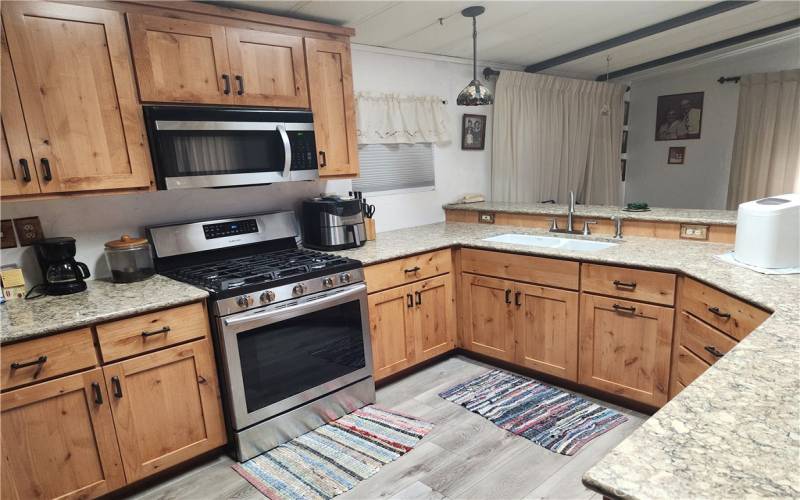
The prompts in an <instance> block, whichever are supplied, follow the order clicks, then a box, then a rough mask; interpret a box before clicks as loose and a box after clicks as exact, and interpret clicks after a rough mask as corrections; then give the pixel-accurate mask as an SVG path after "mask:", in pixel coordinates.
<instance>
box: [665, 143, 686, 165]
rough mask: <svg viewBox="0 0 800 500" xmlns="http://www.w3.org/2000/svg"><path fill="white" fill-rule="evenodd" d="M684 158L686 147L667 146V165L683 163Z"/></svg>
mask: <svg viewBox="0 0 800 500" xmlns="http://www.w3.org/2000/svg"><path fill="white" fill-rule="evenodd" d="M685 158H686V147H685V146H675V147H671V148H669V154H668V155H667V163H668V164H669V165H683V160H684V159H685Z"/></svg>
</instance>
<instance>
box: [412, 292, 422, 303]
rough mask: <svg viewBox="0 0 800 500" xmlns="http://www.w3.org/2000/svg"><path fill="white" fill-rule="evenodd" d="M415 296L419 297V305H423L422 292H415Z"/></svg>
mask: <svg viewBox="0 0 800 500" xmlns="http://www.w3.org/2000/svg"><path fill="white" fill-rule="evenodd" d="M414 295H415V296H416V297H417V305H418V306H419V305H422V294H421V293H420V292H414Z"/></svg>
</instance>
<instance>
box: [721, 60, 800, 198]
mask: <svg viewBox="0 0 800 500" xmlns="http://www.w3.org/2000/svg"><path fill="white" fill-rule="evenodd" d="M739 85H740V87H739V110H738V112H737V117H736V134H735V135H734V142H733V157H732V159H731V176H730V181H729V183H728V208H729V209H735V208H736V207H737V206H738V205H739V204H740V203H742V202H745V201H750V200H756V199H759V198H764V197H767V196H774V195H778V194H785V193H792V192H794V193H798V192H800V70H798V69H795V70H789V71H780V72H775V73H756V74H752V75H745V76H743V77H742V79H741V80H740V81H739Z"/></svg>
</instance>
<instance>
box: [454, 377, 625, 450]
mask: <svg viewBox="0 0 800 500" xmlns="http://www.w3.org/2000/svg"><path fill="white" fill-rule="evenodd" d="M439 396H440V397H442V398H444V399H446V400H448V401H452V402H453V403H458V404H460V405H461V406H463V407H464V408H466V409H468V410H470V411H472V412H473V413H477V414H478V415H480V416H482V417H484V418H487V419H488V420H489V421H491V422H492V423H494V424H495V425H497V426H498V427H500V428H501V429H505V430H507V431H508V432H511V433H514V434H517V435H519V436H522V437H524V438H527V439H529V440H531V441H533V442H534V443H536V444H538V445H540V446H543V447H545V448H547V449H548V450H550V451H554V452H556V453H561V454H562V455H574V454H575V453H577V452H578V450H580V449H581V448H583V447H584V446H585V445H586V444H587V443H589V441H591V440H592V439H594V438H596V437H597V436H599V435H601V434H603V433H604V432H607V431H609V430H611V429H613V428H614V427H616V426H618V425H619V424H621V423H623V422H625V421H627V420H628V418H627V417H625V416H624V415H622V414H620V413H618V412H616V411H614V410H610V409H608V408H604V407H602V406H600V405H597V404H594V403H592V402H590V401H587V400H586V399H583V398H582V397H579V396H576V395H574V394H571V393H569V392H566V391H562V390H560V389H557V388H555V387H552V386H549V385H546V384H543V383H541V382H537V381H535V380H531V379H528V378H525V377H521V376H519V375H514V374H512V373H508V372H505V371H502V370H492V371H489V372H486V373H484V374H483V375H481V376H479V377H477V378H474V379H472V380H469V381H467V382H464V383H463V384H459V385H457V386H455V387H451V388H450V389H447V390H446V391H444V392H442V393H440V394H439Z"/></svg>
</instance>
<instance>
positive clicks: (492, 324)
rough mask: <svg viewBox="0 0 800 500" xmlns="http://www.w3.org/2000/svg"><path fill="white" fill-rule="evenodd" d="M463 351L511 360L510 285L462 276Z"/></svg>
mask: <svg viewBox="0 0 800 500" xmlns="http://www.w3.org/2000/svg"><path fill="white" fill-rule="evenodd" d="M462 276H463V277H462V279H461V284H462V287H463V291H462V293H463V300H462V305H463V308H464V310H463V311H462V316H461V317H462V319H463V326H462V328H463V329H464V347H465V348H466V349H467V350H469V351H472V352H477V353H478V354H483V355H484V356H490V357H492V358H495V359H501V360H503V361H513V360H514V317H515V315H516V310H515V308H514V303H513V300H512V299H513V297H512V295H513V292H514V290H513V288H514V282H512V281H509V280H503V279H498V278H488V277H486V276H477V275H474V274H466V273H465V274H463V275H462Z"/></svg>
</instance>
